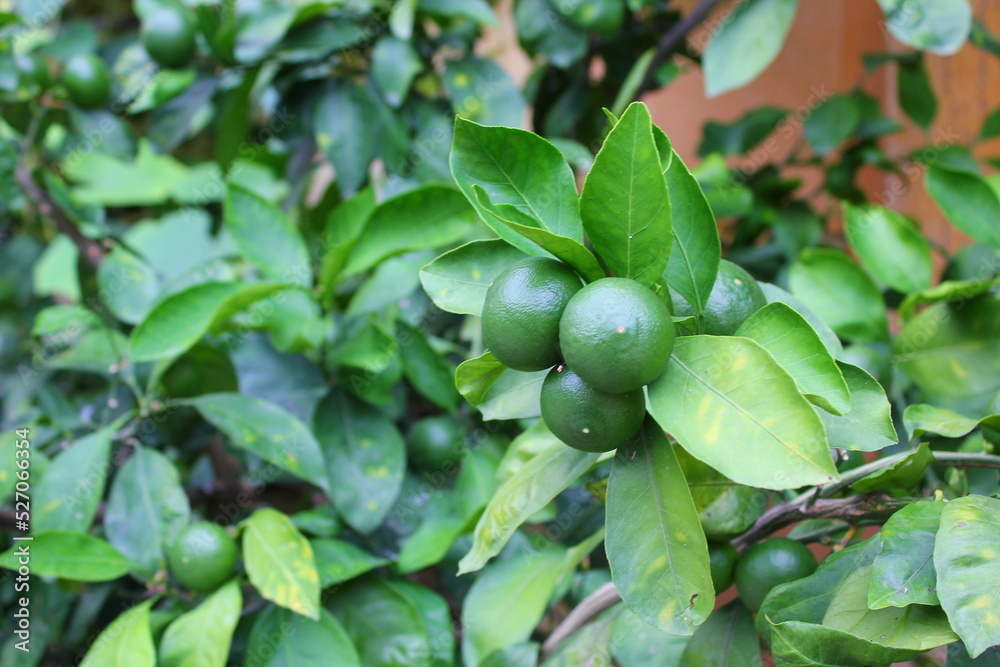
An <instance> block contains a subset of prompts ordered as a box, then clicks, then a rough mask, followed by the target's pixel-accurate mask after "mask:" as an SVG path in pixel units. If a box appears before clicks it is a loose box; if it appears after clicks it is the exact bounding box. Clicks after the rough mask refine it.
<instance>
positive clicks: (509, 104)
mask: <svg viewBox="0 0 1000 667" xmlns="http://www.w3.org/2000/svg"><path fill="white" fill-rule="evenodd" d="M441 82H442V83H443V84H444V88H445V90H446V91H447V92H448V96H449V97H450V98H451V107H452V109H454V110H455V112H457V113H458V114H459V115H460V116H462V117H463V118H468V119H469V120H471V121H475V122H477V123H482V124H483V125H505V126H507V127H519V126H520V125H521V124H522V123H523V122H524V111H525V101H524V95H522V94H521V89H520V88H519V87H518V85H517V84H516V83H515V82H514V80H513V79H511V78H510V75H509V74H507V72H506V71H505V70H504V69H503V67H501V66H500V65H499V64H498V63H496V62H494V61H493V60H489V59H487V58H479V57H477V56H472V55H467V56H466V57H464V58H462V59H461V60H449V61H448V62H447V63H446V65H445V68H444V73H443V74H442V76H441Z"/></svg>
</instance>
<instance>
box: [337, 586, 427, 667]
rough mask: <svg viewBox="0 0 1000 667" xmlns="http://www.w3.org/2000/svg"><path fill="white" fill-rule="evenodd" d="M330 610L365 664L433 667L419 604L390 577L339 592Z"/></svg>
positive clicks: (347, 587) (344, 588) (371, 665)
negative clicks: (338, 620) (341, 624)
mask: <svg viewBox="0 0 1000 667" xmlns="http://www.w3.org/2000/svg"><path fill="white" fill-rule="evenodd" d="M330 609H331V610H332V611H333V613H334V614H335V615H336V616H337V618H338V619H340V622H341V623H343V625H344V629H345V630H347V633H348V635H350V637H351V639H352V640H353V641H354V645H355V646H356V647H357V649H358V653H359V655H360V657H361V661H360V664H362V665H365V667H396V666H397V665H398V666H402V665H407V666H409V665H413V667H431V656H432V649H431V637H429V636H428V633H427V627H426V625H425V624H424V621H423V619H422V618H421V616H420V610H419V609H418V608H417V606H416V604H414V602H413V601H412V600H411V599H410V598H409V597H408V596H407V595H405V594H404V593H403V591H402V590H401V589H400V588H398V587H397V586H396V585H395V583H394V582H392V581H390V580H388V579H379V578H375V577H367V578H365V579H358V580H356V581H352V582H350V583H349V584H347V585H346V586H344V587H343V588H342V589H340V590H339V591H337V594H336V595H335V596H333V598H332V599H331V603H330Z"/></svg>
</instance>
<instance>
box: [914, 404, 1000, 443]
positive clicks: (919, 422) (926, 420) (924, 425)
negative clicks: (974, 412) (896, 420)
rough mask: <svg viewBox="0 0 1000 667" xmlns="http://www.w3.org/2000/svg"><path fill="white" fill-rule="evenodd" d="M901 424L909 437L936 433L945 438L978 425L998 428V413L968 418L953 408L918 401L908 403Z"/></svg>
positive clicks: (955, 436) (960, 434) (961, 433)
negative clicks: (912, 403) (978, 417)
mask: <svg viewBox="0 0 1000 667" xmlns="http://www.w3.org/2000/svg"><path fill="white" fill-rule="evenodd" d="M903 424H904V425H905V426H906V431H907V432H908V433H909V434H910V438H911V439H914V438H919V437H920V436H922V435H923V434H924V433H937V434H939V435H943V436H944V437H946V438H960V437H962V436H963V435H966V434H968V433H970V432H971V431H972V430H973V429H975V428H976V427H978V426H980V425H983V424H985V425H988V426H992V427H993V428H1000V415H990V416H988V417H984V418H983V419H970V418H968V417H966V416H965V415H961V414H959V413H957V412H955V411H954V410H948V409H947V408H939V407H936V406H934V405H927V404H925V403H919V404H914V405H908V406H907V407H906V411H905V412H904V413H903Z"/></svg>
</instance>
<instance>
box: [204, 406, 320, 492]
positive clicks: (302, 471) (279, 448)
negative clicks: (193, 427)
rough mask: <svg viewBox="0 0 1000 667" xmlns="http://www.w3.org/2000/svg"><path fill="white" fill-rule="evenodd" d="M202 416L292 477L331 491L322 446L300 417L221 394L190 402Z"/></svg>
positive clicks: (243, 446)
mask: <svg viewBox="0 0 1000 667" xmlns="http://www.w3.org/2000/svg"><path fill="white" fill-rule="evenodd" d="M187 403H189V404H190V405H193V406H194V407H195V408H196V409H197V410H198V412H200V413H201V416H202V417H204V418H205V419H206V420H207V421H208V422H210V423H211V424H213V425H214V426H215V427H216V428H218V429H219V430H220V431H222V432H223V433H225V434H226V435H227V436H229V439H230V440H231V441H232V442H233V444H234V445H237V446H238V447H242V448H243V449H246V450H247V451H249V452H253V453H254V454H257V455H258V456H260V457H261V458H263V459H265V460H267V461H270V462H271V463H273V464H275V465H276V466H278V467H280V468H282V469H283V470H287V471H288V472H290V473H291V474H293V475H295V476H296V477H299V478H301V479H304V480H306V481H307V482H311V483H313V484H315V485H316V486H318V487H319V488H321V489H323V490H324V491H329V490H330V484H329V479H328V478H327V470H326V465H325V464H324V460H323V452H322V451H321V450H320V446H319V443H318V442H316V438H314V437H313V434H312V433H311V432H310V431H309V428H308V427H307V426H306V425H305V424H303V423H302V422H301V421H299V419H298V418H297V417H295V416H294V415H292V414H291V413H290V412H288V411H286V410H285V409H284V408H282V407H279V406H278V405H275V404H274V403H271V402H270V401H265V400H264V399H262V398H257V397H255V396H246V395H243V394H233V393H221V394H203V395H202V396H197V397H195V398H191V399H188V401H187Z"/></svg>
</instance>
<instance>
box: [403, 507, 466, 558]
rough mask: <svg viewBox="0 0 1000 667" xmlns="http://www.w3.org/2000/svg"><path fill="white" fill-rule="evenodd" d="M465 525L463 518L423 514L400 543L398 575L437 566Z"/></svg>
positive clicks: (448, 513) (439, 514)
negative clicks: (413, 528)
mask: <svg viewBox="0 0 1000 667" xmlns="http://www.w3.org/2000/svg"><path fill="white" fill-rule="evenodd" d="M467 523H468V522H467V521H466V520H465V519H464V518H463V517H459V516H457V515H456V514H454V513H451V512H444V511H441V510H438V511H437V512H434V511H433V510H431V511H428V512H426V513H425V516H424V520H423V521H422V522H421V523H420V526H419V527H418V528H417V529H416V530H415V531H413V533H411V534H410V536H409V537H408V538H407V539H406V542H405V543H404V544H403V548H402V549H401V550H400V552H399V562H398V563H397V567H396V570H397V571H398V572H399V573H400V574H411V573H413V572H417V571H419V570H423V569H424V568H427V567H430V566H432V565H437V564H438V563H440V562H441V560H442V559H443V558H444V557H445V556H446V555H447V553H448V551H449V550H450V549H451V546H452V545H453V544H454V543H455V540H457V539H458V538H459V536H460V535H462V533H464V532H465V526H466V524H467Z"/></svg>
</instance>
